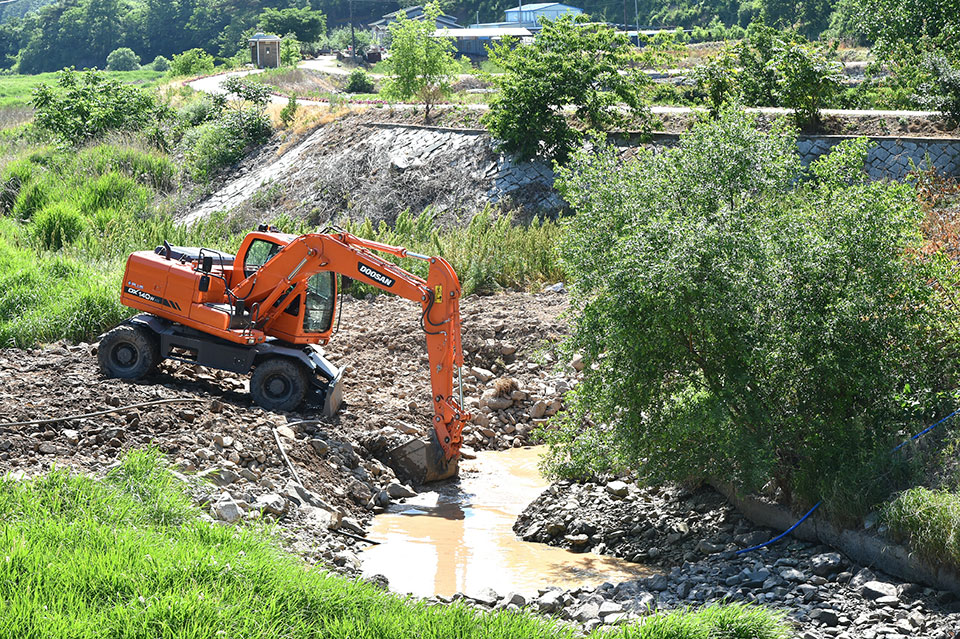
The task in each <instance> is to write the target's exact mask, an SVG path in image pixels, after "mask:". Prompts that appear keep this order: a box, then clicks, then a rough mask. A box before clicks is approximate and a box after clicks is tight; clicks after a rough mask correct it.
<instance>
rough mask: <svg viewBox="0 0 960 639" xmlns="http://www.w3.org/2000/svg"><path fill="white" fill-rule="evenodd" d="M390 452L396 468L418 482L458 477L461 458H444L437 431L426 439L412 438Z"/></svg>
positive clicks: (423, 482)
mask: <svg viewBox="0 0 960 639" xmlns="http://www.w3.org/2000/svg"><path fill="white" fill-rule="evenodd" d="M389 454H390V457H391V458H392V460H393V464H394V468H396V469H399V470H400V471H401V472H403V473H406V475H407V476H408V477H409V479H410V480H411V481H413V482H414V483H417V484H425V483H427V482H431V481H440V480H441V479H449V478H450V477H456V475H457V472H458V471H459V461H460V458H459V457H455V458H453V459H449V460H448V459H445V458H444V454H443V448H441V446H440V442H439V441H437V433H436V431H434V432H431V433H430V437H429V438H428V439H426V440H422V439H411V440H410V441H408V442H407V443H406V444H402V445H400V446H398V447H396V448H394V449H393V450H391V451H390V453H389Z"/></svg>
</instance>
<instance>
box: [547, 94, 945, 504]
mask: <svg viewBox="0 0 960 639" xmlns="http://www.w3.org/2000/svg"><path fill="white" fill-rule="evenodd" d="M867 148H868V147H867V144H866V143H865V142H863V141H861V142H859V143H856V144H843V145H839V146H838V147H837V148H835V149H834V151H833V152H832V153H831V154H829V155H827V156H825V157H823V158H821V159H820V160H818V161H816V162H815V163H814V164H813V165H812V168H811V172H810V175H811V177H810V178H809V180H806V181H803V180H798V179H797V178H798V176H799V171H800V165H799V161H798V158H797V155H796V150H795V138H794V136H793V135H792V134H791V132H790V131H789V130H785V129H784V128H783V127H775V128H774V129H773V130H772V131H771V132H770V133H762V132H760V131H758V130H757V129H756V128H755V124H754V119H753V118H752V117H751V116H749V115H748V114H744V113H740V112H737V111H735V110H732V109H726V110H724V111H722V112H721V114H720V118H719V120H717V121H703V122H700V123H697V124H696V125H695V126H694V128H693V129H692V130H691V131H690V132H688V133H685V134H684V135H683V136H682V138H681V141H680V144H679V146H678V147H677V148H676V149H672V150H668V151H664V152H662V153H660V154H657V155H654V154H653V153H651V152H646V151H645V152H641V153H640V154H639V155H638V157H637V159H636V160H635V161H624V160H621V159H620V157H619V156H618V155H617V153H616V152H615V151H614V150H613V149H609V148H608V149H601V150H599V151H595V152H593V153H587V152H582V153H580V154H578V155H577V157H576V159H575V161H574V162H573V163H572V164H571V166H570V168H569V169H565V170H561V173H560V179H559V182H558V185H559V188H560V190H561V193H562V194H563V195H564V197H565V198H566V199H567V200H568V201H569V202H570V204H571V205H572V206H573V208H574V210H575V211H576V217H574V218H573V219H572V221H571V223H570V225H569V227H568V229H567V232H566V234H565V235H564V236H563V237H562V239H561V242H560V249H559V254H560V256H561V258H562V263H563V265H564V267H565V268H566V270H567V272H568V277H569V281H570V284H571V291H572V292H573V295H574V297H573V300H572V303H571V309H574V310H573V311H572V312H573V313H574V315H573V337H572V338H571V340H570V342H569V344H568V348H569V349H570V350H571V351H573V350H576V351H581V352H582V353H583V355H584V360H585V363H586V364H587V366H586V368H585V369H584V371H585V373H584V380H583V382H582V383H581V384H580V385H579V386H578V387H577V388H576V390H575V391H574V392H573V393H572V395H571V396H570V397H569V400H570V406H571V408H570V410H569V412H568V413H567V414H566V416H565V417H564V418H563V419H562V420H561V421H560V422H559V423H558V424H557V426H558V428H559V430H556V431H547V433H546V434H547V437H548V441H550V442H552V443H554V444H556V447H555V448H554V449H553V450H552V453H551V460H552V461H551V462H550V470H551V471H552V472H554V473H558V474H573V475H576V474H590V473H591V472H596V471H599V470H604V469H610V468H617V469H624V468H630V469H632V470H635V471H636V472H637V473H638V474H639V475H640V476H641V477H643V478H646V479H647V480H650V481H657V480H662V479H673V480H687V479H691V478H714V479H719V480H722V481H731V482H735V483H737V484H739V485H740V486H742V487H744V488H746V489H748V490H749V489H756V488H759V487H761V486H763V485H765V484H766V483H767V482H770V481H773V482H775V485H776V487H778V488H779V489H780V490H782V491H783V492H782V495H783V497H784V499H786V500H787V501H791V500H792V501H795V502H807V503H809V502H812V501H816V500H817V499H818V498H820V497H821V496H828V495H830V496H833V495H845V496H846V497H847V498H849V501H848V502H846V503H847V504H854V505H856V506H857V507H858V508H859V509H863V508H869V507H870V506H871V505H872V504H874V503H876V502H877V501H878V500H880V499H882V498H884V497H886V495H887V494H889V490H890V488H891V486H890V483H889V478H887V479H884V480H883V481H880V480H878V479H877V478H876V477H875V476H874V475H873V474H872V471H873V470H874V469H875V468H876V463H875V462H876V460H877V459H878V458H880V457H882V458H883V460H884V462H886V461H887V460H889V450H890V449H891V448H892V446H893V444H894V443H896V442H897V441H898V440H899V439H900V433H901V432H902V431H903V430H907V431H910V430H913V429H916V428H917V427H918V426H919V425H920V424H921V423H923V422H924V421H925V420H926V419H927V418H929V417H930V416H931V415H934V414H936V412H937V411H938V410H940V409H941V408H942V404H943V403H944V402H945V401H947V400H948V398H947V397H946V392H947V391H948V389H949V388H950V380H951V379H953V375H955V373H956V371H955V363H954V359H953V358H944V357H943V355H942V354H943V352H953V349H954V348H955V344H954V343H953V329H952V328H950V323H951V322H954V321H955V319H956V318H955V317H954V315H955V313H956V311H954V310H951V308H950V307H948V305H947V304H946V302H945V297H947V295H946V294H945V293H941V292H939V291H938V289H935V288H933V287H931V286H928V284H927V283H928V282H930V281H937V280H938V278H939V279H940V281H950V280H949V279H945V278H944V277H943V273H942V272H941V271H940V269H943V268H944V264H943V262H945V260H940V259H938V258H936V257H934V258H921V253H920V252H919V251H917V250H916V249H917V247H918V246H919V245H920V242H921V237H920V233H919V223H920V221H921V220H922V212H921V211H920V209H919V206H918V204H917V202H916V198H915V195H914V193H913V191H912V189H911V187H910V186H909V185H904V184H896V183H886V182H868V181H867V180H866V179H865V178H864V173H863V161H864V159H865V155H866V150H867ZM950 294H952V291H951V292H950ZM851 478H852V479H857V480H858V481H848V480H850V479H851ZM861 491H862V492H861ZM830 503H831V502H827V505H828V506H830ZM834 503H836V502H834ZM861 512H862V511H861ZM849 514H851V515H856V514H857V512H856V511H851V512H850V513H849Z"/></svg>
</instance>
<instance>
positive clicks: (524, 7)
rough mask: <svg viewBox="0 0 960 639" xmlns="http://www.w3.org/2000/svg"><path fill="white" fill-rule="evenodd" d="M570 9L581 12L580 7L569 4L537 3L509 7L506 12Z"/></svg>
mask: <svg viewBox="0 0 960 639" xmlns="http://www.w3.org/2000/svg"><path fill="white" fill-rule="evenodd" d="M557 6H560V7H568V8H570V9H576V10H577V11H580V8H579V7H574V6H572V5H569V4H564V3H562V2H535V3H533V4H521V5H520V6H519V7H509V8H507V9H505V11H539V10H540V9H546V8H548V7H557Z"/></svg>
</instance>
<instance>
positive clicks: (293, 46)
mask: <svg viewBox="0 0 960 639" xmlns="http://www.w3.org/2000/svg"><path fill="white" fill-rule="evenodd" d="M301 60H303V54H302V53H301V52H300V41H299V40H297V39H296V38H295V37H294V36H292V35H289V34H288V35H287V36H286V37H284V38H283V40H281V41H280V64H282V65H283V66H285V67H295V66H297V65H298V64H299V63H300V61H301Z"/></svg>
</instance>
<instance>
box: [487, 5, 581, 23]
mask: <svg viewBox="0 0 960 639" xmlns="http://www.w3.org/2000/svg"><path fill="white" fill-rule="evenodd" d="M505 13H506V17H505V20H504V23H513V24H514V25H520V26H523V27H527V28H529V27H528V25H529V26H533V27H536V26H537V25H539V24H540V20H556V19H557V18H559V17H560V16H563V15H573V16H577V15H580V14H581V13H583V9H579V8H577V7H573V6H570V5H569V4H563V3H560V2H537V3H534V4H521V5H519V6H516V7H514V8H512V9H507V10H506V12H505Z"/></svg>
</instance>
